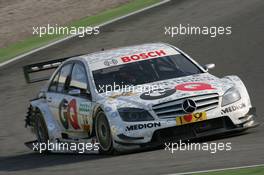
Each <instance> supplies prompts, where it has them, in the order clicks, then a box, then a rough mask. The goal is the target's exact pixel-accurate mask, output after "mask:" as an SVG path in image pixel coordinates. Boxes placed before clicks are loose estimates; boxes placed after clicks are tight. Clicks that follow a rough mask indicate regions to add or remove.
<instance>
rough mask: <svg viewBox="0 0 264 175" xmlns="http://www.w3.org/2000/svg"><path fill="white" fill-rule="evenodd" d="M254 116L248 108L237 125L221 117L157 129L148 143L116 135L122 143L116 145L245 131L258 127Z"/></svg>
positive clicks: (227, 118)
mask: <svg viewBox="0 0 264 175" xmlns="http://www.w3.org/2000/svg"><path fill="white" fill-rule="evenodd" d="M256 116H257V115H256V109H255V108H250V110H249V112H248V113H247V114H246V115H245V116H243V117H240V118H239V120H240V121H241V123H240V124H238V125H235V124H234V123H233V122H232V121H231V119H230V118H229V117H228V116H223V117H218V118H214V119H210V120H205V121H201V122H196V123H191V124H186V125H182V126H173V127H167V128H162V129H158V130H156V131H154V133H153V136H152V139H151V141H150V142H148V143H137V141H140V140H143V139H144V137H129V136H125V135H123V134H120V135H118V137H119V139H120V140H122V141H116V143H118V144H121V145H124V146H129V145H140V146H147V145H160V144H162V143H165V142H177V141H179V140H182V141H184V140H185V141H186V140H193V139H199V138H203V137H208V136H212V135H218V134H223V133H232V132H239V131H245V130H247V129H249V128H253V127H257V126H258V125H259V123H258V122H257V121H256ZM131 141H133V142H131Z"/></svg>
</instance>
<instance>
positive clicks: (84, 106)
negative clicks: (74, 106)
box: [79, 102, 91, 115]
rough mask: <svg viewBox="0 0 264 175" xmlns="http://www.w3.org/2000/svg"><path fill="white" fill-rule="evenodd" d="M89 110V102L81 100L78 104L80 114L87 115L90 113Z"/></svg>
mask: <svg viewBox="0 0 264 175" xmlns="http://www.w3.org/2000/svg"><path fill="white" fill-rule="evenodd" d="M90 110H91V103H90V102H82V103H81V104H80V105H79V113H80V114H81V115H87V114H89V113H90Z"/></svg>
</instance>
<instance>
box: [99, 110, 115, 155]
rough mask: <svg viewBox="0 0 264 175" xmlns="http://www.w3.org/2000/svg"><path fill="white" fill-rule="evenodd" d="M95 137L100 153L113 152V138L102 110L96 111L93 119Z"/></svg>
mask: <svg viewBox="0 0 264 175" xmlns="http://www.w3.org/2000/svg"><path fill="white" fill-rule="evenodd" d="M95 131H96V137H97V139H98V142H99V144H100V146H99V148H100V149H99V151H100V153H102V154H114V153H115V152H116V151H115V149H114V148H113V139H112V135H111V129H110V126H109V123H108V120H107V118H106V116H105V114H104V112H103V111H100V112H98V114H97V115H96V119H95Z"/></svg>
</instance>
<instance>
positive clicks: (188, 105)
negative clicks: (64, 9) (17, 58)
mask: <svg viewBox="0 0 264 175" xmlns="http://www.w3.org/2000/svg"><path fill="white" fill-rule="evenodd" d="M55 68H56V71H55V72H54V73H53V75H52V76H51V77H50V78H49V81H48V82H47V84H46V86H45V87H44V88H43V89H42V90H41V91H40V93H39V95H38V97H37V98H36V99H34V100H32V101H31V102H30V107H29V110H28V114H27V116H26V126H30V128H31V129H32V131H33V132H34V133H35V134H36V137H37V140H36V141H34V143H36V142H37V143H47V142H49V143H66V142H67V143H72V142H74V143H80V142H86V143H97V144H98V145H97V146H96V148H98V149H99V151H101V152H102V153H113V152H115V151H117V152H120V151H125V150H131V149H137V148H142V147H147V146H152V145H159V144H160V145H161V144H163V143H165V142H171V141H179V140H187V139H193V138H200V137H205V136H210V135H215V134H219V133H225V132H229V131H243V130H245V129H248V128H251V127H254V126H257V122H256V121H255V116H256V113H255V111H256V110H255V108H254V107H252V106H251V102H250V98H249V95H248V92H247V89H246V87H245V86H244V84H243V82H242V81H241V80H240V78H239V77H237V76H226V77H224V78H218V77H215V76H213V75H211V74H210V73H208V70H209V69H211V68H214V64H207V65H205V66H201V65H199V64H198V63H197V62H196V61H194V60H193V59H192V58H190V57H189V56H188V55H187V54H186V53H184V52H183V51H181V50H180V49H178V48H176V47H174V46H171V45H169V44H164V43H150V44H143V45H137V46H130V47H123V48H118V49H113V50H107V51H100V52H97V53H92V54H87V55H81V56H74V57H71V58H64V59H59V60H54V61H48V62H42V63H37V64H32V65H28V66H25V67H24V73H25V77H26V80H27V81H28V82H30V83H32V82H38V81H41V80H47V79H46V77H42V78H41V77H38V78H32V77H33V75H32V74H33V73H37V72H38V73H39V72H42V71H45V70H50V69H55ZM45 149H47V147H45ZM98 149H97V150H98Z"/></svg>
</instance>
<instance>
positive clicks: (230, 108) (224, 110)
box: [222, 103, 246, 114]
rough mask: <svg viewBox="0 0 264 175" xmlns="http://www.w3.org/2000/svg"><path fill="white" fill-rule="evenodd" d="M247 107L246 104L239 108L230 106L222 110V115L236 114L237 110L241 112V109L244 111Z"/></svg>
mask: <svg viewBox="0 0 264 175" xmlns="http://www.w3.org/2000/svg"><path fill="white" fill-rule="evenodd" d="M245 107H246V104H245V103H242V104H240V105H237V106H230V107H228V108H225V109H222V113H224V114H226V113H230V112H234V111H236V110H239V109H242V108H245Z"/></svg>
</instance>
